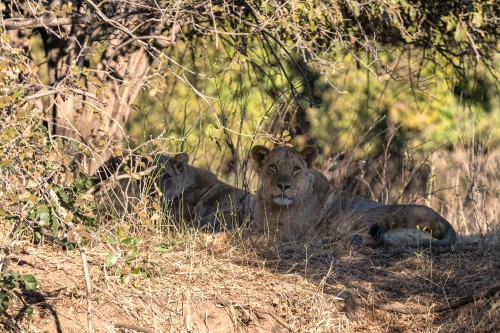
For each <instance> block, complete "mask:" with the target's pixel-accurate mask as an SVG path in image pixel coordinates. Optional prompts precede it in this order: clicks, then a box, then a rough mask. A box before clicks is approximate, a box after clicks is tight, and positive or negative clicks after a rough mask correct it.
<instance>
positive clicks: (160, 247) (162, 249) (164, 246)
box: [154, 243, 172, 253]
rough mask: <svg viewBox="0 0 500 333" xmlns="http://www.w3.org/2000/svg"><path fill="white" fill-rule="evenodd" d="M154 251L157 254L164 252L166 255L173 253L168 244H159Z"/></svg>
mask: <svg viewBox="0 0 500 333" xmlns="http://www.w3.org/2000/svg"><path fill="white" fill-rule="evenodd" d="M154 250H155V251H156V252H163V253H166V252H170V251H172V246H170V245H169V244H166V243H160V244H157V245H156V246H155V247H154Z"/></svg>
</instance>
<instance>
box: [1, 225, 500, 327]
mask: <svg viewBox="0 0 500 333" xmlns="http://www.w3.org/2000/svg"><path fill="white" fill-rule="evenodd" d="M160 241H161V239H160V238H158V239H155V238H154V237H153V238H152V239H148V240H143V241H142V242H140V243H139V247H138V251H139V256H138V257H137V259H136V260H134V261H132V262H129V263H122V264H121V265H120V261H119V262H118V263H117V265H116V266H114V267H112V268H105V265H104V264H105V262H106V256H107V254H108V253H109V251H110V245H109V244H107V243H105V242H102V241H100V240H96V241H94V242H93V243H91V244H89V245H88V246H87V256H88V263H89V266H90V273H91V280H92V281H91V282H92V288H93V289H92V324H93V328H94V331H95V332H495V331H496V330H498V328H499V327H500V281H499V274H498V273H499V270H500V257H499V256H498V253H499V250H500V249H499V248H498V246H497V245H495V246H490V247H488V246H479V244H478V243H474V242H467V241H462V242H461V243H459V244H458V245H457V246H456V248H455V251H454V252H453V253H449V252H441V253H436V252H435V251H430V250H428V249H423V250H418V249H385V248H377V249H367V248H363V249H352V250H350V249H348V248H345V247H344V248H343V249H341V250H339V247H338V246H335V247H331V248H330V249H329V248H328V247H325V246H321V247H320V246H311V247H310V248H305V247H301V248H297V247H292V246H288V247H287V246H283V245H282V246H279V247H278V246H271V245H269V244H266V245H264V244H259V241H256V242H255V241H254V242H249V241H243V240H241V239H239V238H237V237H234V238H232V236H230V235H227V234H226V235H221V236H215V237H213V236H207V235H202V234H195V235H191V236H189V237H188V238H187V239H186V240H185V241H184V242H180V243H179V245H175V246H172V248H171V249H169V251H167V252H162V251H158V248H157V247H156V245H157V244H158V243H159V242H160ZM493 244H498V242H493ZM332 248H333V249H335V250H333V249H332ZM6 266H7V267H6V268H7V269H9V270H17V271H19V272H20V273H22V274H33V275H34V276H35V277H36V278H37V280H38V281H39V283H40V288H39V289H38V291H37V292H35V293H30V294H26V297H27V300H28V302H29V303H30V304H31V305H32V306H33V309H34V316H33V318H32V319H31V320H29V319H28V318H27V316H26V315H25V314H24V313H23V312H22V311H20V308H21V307H20V305H19V304H15V303H13V304H12V305H11V308H10V309H9V311H10V313H11V314H12V315H13V317H14V318H15V319H16V320H17V321H18V323H19V325H20V327H21V328H22V329H23V330H24V331H26V332H85V331H86V330H87V296H86V292H85V283H84V278H83V272H82V262H81V258H80V255H79V253H78V251H63V250H60V249H58V248H56V247H53V246H49V245H43V246H34V245H32V244H31V243H27V242H19V243H17V244H15V245H14V246H12V247H11V251H10V253H9V255H8V257H7V261H6ZM134 269H135V270H134ZM16 310H17V312H16ZM0 320H4V321H5V318H3V317H0Z"/></svg>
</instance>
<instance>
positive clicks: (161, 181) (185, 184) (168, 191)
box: [155, 153, 193, 200]
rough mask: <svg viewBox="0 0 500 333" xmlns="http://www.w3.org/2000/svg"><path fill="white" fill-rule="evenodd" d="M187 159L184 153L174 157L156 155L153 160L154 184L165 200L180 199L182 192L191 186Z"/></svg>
mask: <svg viewBox="0 0 500 333" xmlns="http://www.w3.org/2000/svg"><path fill="white" fill-rule="evenodd" d="M188 160H189V157H188V155H187V154H185V153H180V154H176V155H174V156H167V155H158V156H157V157H156V158H155V164H156V165H157V167H156V184H157V185H158V187H159V188H160V190H161V192H162V194H163V196H164V198H165V199H166V200H172V199H176V198H178V197H180V196H181V195H182V193H183V191H184V190H187V189H188V188H189V187H190V186H191V185H192V182H193V180H192V177H191V175H190V174H188V172H187V169H188Z"/></svg>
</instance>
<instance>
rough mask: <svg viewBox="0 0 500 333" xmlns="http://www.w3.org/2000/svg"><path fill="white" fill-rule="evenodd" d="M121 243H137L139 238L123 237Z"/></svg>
mask: <svg viewBox="0 0 500 333" xmlns="http://www.w3.org/2000/svg"><path fill="white" fill-rule="evenodd" d="M120 243H122V244H125V245H136V244H137V240H136V239H135V238H130V237H127V238H125V239H122V240H121V242H120Z"/></svg>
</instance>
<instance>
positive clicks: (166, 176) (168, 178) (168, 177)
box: [163, 173, 171, 181]
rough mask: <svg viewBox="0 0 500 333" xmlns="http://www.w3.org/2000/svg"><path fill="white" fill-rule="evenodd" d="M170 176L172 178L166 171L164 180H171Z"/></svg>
mask: <svg viewBox="0 0 500 333" xmlns="http://www.w3.org/2000/svg"><path fill="white" fill-rule="evenodd" d="M170 178H171V176H170V175H169V174H168V173H166V174H165V175H164V176H163V180H164V181H169V180H170Z"/></svg>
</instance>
